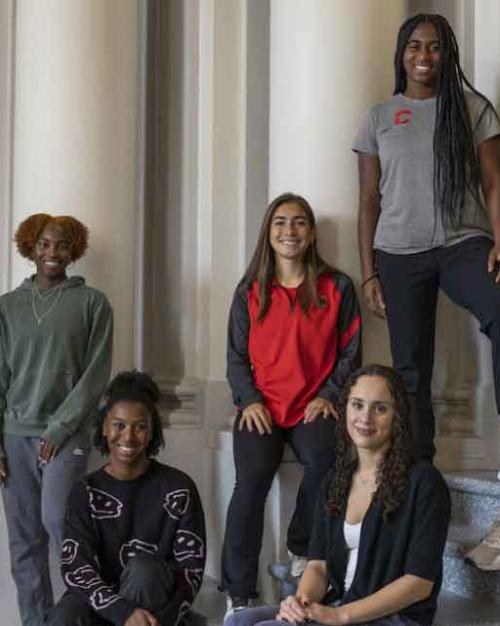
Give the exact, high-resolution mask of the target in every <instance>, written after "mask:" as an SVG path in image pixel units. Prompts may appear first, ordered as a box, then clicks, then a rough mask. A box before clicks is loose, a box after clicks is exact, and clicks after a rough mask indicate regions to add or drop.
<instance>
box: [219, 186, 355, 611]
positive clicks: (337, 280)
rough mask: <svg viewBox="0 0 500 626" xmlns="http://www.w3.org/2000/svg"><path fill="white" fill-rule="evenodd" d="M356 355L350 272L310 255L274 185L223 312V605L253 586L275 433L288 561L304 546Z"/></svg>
mask: <svg viewBox="0 0 500 626" xmlns="http://www.w3.org/2000/svg"><path fill="white" fill-rule="evenodd" d="M360 363H361V319H360V313H359V305H358V301H357V298H356V294H355V292H354V287H353V284H352V281H351V279H350V278H349V277H348V276H346V275H345V274H343V273H342V272H339V271H338V270H335V269H333V268H331V267H329V266H328V265H327V263H325V261H323V259H322V258H321V257H320V255H319V253H318V250H317V246H316V225H315V219H314V214H313V212H312V209H311V207H310V206H309V204H308V202H307V201H306V200H305V199H304V198H302V197H301V196H297V195H295V194H291V193H286V194H283V195H281V196H279V197H278V198H276V199H275V200H274V201H273V202H272V203H271V204H270V206H269V208H268V210H267V212H266V214H265V216H264V220H263V223H262V226H261V230H260V234H259V239H258V242H257V246H256V249H255V252H254V254H253V257H252V260H251V262H250V265H249V267H248V269H247V271H246V273H245V275H244V277H243V279H242V280H241V282H240V284H239V285H238V287H237V289H236V292H235V295H234V299H233V303H232V306H231V312H230V317H229V333H228V348H227V377H228V380H229V384H230V386H231V390H232V393H233V400H234V403H235V405H236V406H237V407H238V409H239V412H238V415H237V418H236V421H235V424H234V439H233V446H234V460H235V466H236V484H235V488H234V492H233V496H232V499H231V503H230V505H229V509H228V514H227V522H226V532H225V538H224V546H223V551H222V581H221V589H223V590H225V591H227V593H228V612H227V614H226V615H229V614H231V613H232V612H234V611H235V610H238V609H240V608H244V607H246V606H248V603H249V599H250V598H252V597H255V596H256V581H257V570H258V561H259V552H260V548H261V543H262V530H263V521H264V505H265V500H266V496H267V494H268V491H269V489H270V487H271V483H272V480H273V477H274V475H275V473H276V471H277V469H278V467H279V464H280V462H281V458H282V454H283V448H284V445H285V443H289V444H290V446H291V447H292V449H293V451H294V453H295V455H296V457H297V459H298V460H299V462H300V463H301V464H302V465H303V466H304V477H303V480H302V484H301V486H300V489H299V492H298V496H297V503H296V508H295V512H294V514H293V516H292V520H291V522H290V526H289V529H288V537H287V545H288V549H289V551H290V553H291V557H292V565H294V564H295V565H297V564H299V563H300V561H301V557H302V558H303V557H305V555H306V554H307V547H308V542H309V535H310V530H311V527H312V520H313V515H314V504H315V500H316V496H317V492H318V488H319V485H320V483H321V479H322V478H323V475H324V474H325V473H326V472H327V471H328V469H329V468H330V467H332V466H333V464H334V443H335V442H334V439H335V419H334V418H335V416H336V410H335V407H336V402H337V398H338V395H339V392H340V389H341V387H342V385H343V384H344V382H345V380H346V379H347V378H348V377H349V375H350V374H351V373H352V372H353V371H354V370H356V369H357V368H358V367H359V365H360ZM303 562H304V563H305V559H303ZM297 573H300V572H297Z"/></svg>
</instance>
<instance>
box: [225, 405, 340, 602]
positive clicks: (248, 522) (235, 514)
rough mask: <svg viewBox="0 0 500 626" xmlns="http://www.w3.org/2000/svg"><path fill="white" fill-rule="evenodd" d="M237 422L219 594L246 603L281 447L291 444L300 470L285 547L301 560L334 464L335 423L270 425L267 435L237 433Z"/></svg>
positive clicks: (253, 586)
mask: <svg viewBox="0 0 500 626" xmlns="http://www.w3.org/2000/svg"><path fill="white" fill-rule="evenodd" d="M240 419H241V415H238V417H237V419H236V420H235V424H234V430H233V454H234V464H235V467H236V484H235V487H234V492H233V496H232V498H231V502H230V504H229V508H228V512H227V521H226V532H225V537H224V546H223V549H222V581H221V589H223V590H227V591H228V592H229V594H230V595H232V596H241V597H245V598H251V597H255V596H256V595H257V592H256V583H257V572H258V564H259V553H260V549H261V545H262V532H263V525H264V507H265V503H266V497H267V494H268V492H269V489H270V488H271V484H272V481H273V477H274V475H275V474H276V472H277V470H278V467H279V465H280V463H281V458H282V456H283V449H284V446H285V443H287V442H288V443H289V444H290V446H291V447H292V449H293V451H294V453H295V456H296V457H297V459H298V461H299V462H300V463H301V465H303V466H304V476H303V479H302V483H301V485H300V488H299V492H298V494H297V502H296V506H295V511H294V514H293V517H292V520H291V522H290V526H289V528H288V536H287V545H288V548H289V550H290V551H291V552H293V553H294V554H297V555H299V556H305V555H307V545H308V543H309V535H310V532H311V528H312V523H313V517H314V508H315V503H316V497H317V494H318V491H319V487H320V484H321V480H322V478H323V476H324V474H325V473H326V472H327V471H328V470H329V469H330V468H331V467H333V464H334V449H335V420H334V419H333V418H329V419H326V420H325V419H323V418H322V417H318V418H316V420H315V421H314V422H312V423H309V424H304V422H303V421H302V422H299V424H297V425H296V426H294V427H293V428H280V427H279V426H276V425H275V424H273V429H272V433H271V434H269V435H267V434H265V435H259V433H258V432H256V431H255V430H254V431H253V432H249V431H248V430H247V429H246V428H245V429H244V430H242V431H240V430H239V429H238V427H239V423H240Z"/></svg>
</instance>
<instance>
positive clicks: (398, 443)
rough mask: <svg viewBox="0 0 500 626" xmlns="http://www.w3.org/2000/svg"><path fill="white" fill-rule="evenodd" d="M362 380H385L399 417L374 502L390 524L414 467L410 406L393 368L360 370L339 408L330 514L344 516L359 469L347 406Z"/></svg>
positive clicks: (379, 470) (378, 475) (380, 469)
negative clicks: (376, 501) (411, 450)
mask: <svg viewBox="0 0 500 626" xmlns="http://www.w3.org/2000/svg"><path fill="white" fill-rule="evenodd" d="M362 376H377V377H380V378H383V379H384V380H385V382H386V384H387V386H388V388H389V391H390V393H391V396H392V398H393V400H394V406H395V415H394V420H393V423H392V433H391V445H390V448H389V450H388V451H387V453H386V455H385V457H384V459H383V460H382V462H381V463H380V465H379V467H378V468H377V473H376V486H377V489H376V492H375V494H374V499H375V500H378V501H380V502H381V503H382V510H383V517H384V520H387V519H388V517H389V516H390V515H391V513H392V512H393V511H395V510H396V509H397V508H398V507H399V505H400V504H401V502H402V501H403V499H404V495H405V490H406V484H407V479H408V474H409V472H410V467H411V464H412V461H411V455H410V427H409V413H410V405H409V402H408V395H407V392H406V388H405V385H404V382H403V379H402V378H401V376H400V375H399V374H398V373H397V372H396V371H395V370H394V369H392V368H391V367H387V366H385V365H378V364H376V363H373V364H371V365H365V366H364V367H362V368H360V369H358V370H356V371H355V372H354V373H353V374H351V376H350V377H349V378H348V380H347V382H346V383H345V385H344V387H343V389H342V392H341V394H340V397H339V402H338V406H337V412H338V423H337V436H336V458H335V476H334V479H333V481H332V484H331V486H330V492H329V497H328V505H327V507H328V511H329V512H330V514H331V515H342V514H344V513H345V510H346V507H347V498H348V496H349V491H350V488H351V482H352V477H353V474H354V472H355V471H356V469H357V468H358V462H359V460H358V453H357V450H356V447H355V445H354V444H353V442H352V440H351V438H350V436H349V433H348V432H347V402H348V399H349V395H350V393H351V389H352V388H353V387H354V385H355V384H356V383H357V381H358V380H359V379H360V378H361V377H362Z"/></svg>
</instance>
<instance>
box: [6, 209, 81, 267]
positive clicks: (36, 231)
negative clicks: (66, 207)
mask: <svg viewBox="0 0 500 626" xmlns="http://www.w3.org/2000/svg"><path fill="white" fill-rule="evenodd" d="M48 226H52V227H54V228H57V229H59V230H62V231H63V233H64V235H65V237H67V238H68V243H69V246H70V251H71V260H72V261H76V260H77V259H79V258H80V257H82V256H83V255H84V254H85V251H86V250H87V246H88V239H89V229H88V228H87V227H86V226H85V225H84V224H82V223H81V222H80V221H79V220H77V219H76V218H75V217H71V216H70V215H49V214H48V213H36V214H35V215H30V216H29V217H27V218H26V219H25V220H23V221H22V222H21V223H20V224H19V226H18V227H17V230H16V232H15V234H14V241H15V242H16V245H17V250H18V252H19V254H20V255H21V256H23V257H25V258H26V259H31V255H32V253H33V249H34V247H35V245H36V243H37V241H38V239H39V238H40V235H41V234H42V232H43V231H44V230H45V229H46V228H47V227H48Z"/></svg>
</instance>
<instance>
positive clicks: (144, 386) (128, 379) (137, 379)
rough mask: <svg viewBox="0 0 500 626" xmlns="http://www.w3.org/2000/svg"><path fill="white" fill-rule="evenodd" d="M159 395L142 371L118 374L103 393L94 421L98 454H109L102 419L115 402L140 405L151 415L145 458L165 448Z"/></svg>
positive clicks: (155, 385) (157, 389)
mask: <svg viewBox="0 0 500 626" xmlns="http://www.w3.org/2000/svg"><path fill="white" fill-rule="evenodd" d="M160 399H161V392H160V389H159V387H158V385H157V384H156V383H155V381H154V380H153V379H152V378H151V376H149V375H148V374H146V373H144V372H138V371H136V370H131V371H130V372H120V373H119V374H117V375H116V376H115V377H114V378H113V380H112V381H111V382H110V383H109V385H108V387H107V389H106V391H105V392H104V395H103V398H102V401H101V404H100V405H99V410H98V414H97V420H96V429H95V434H94V445H95V446H96V448H97V449H98V450H99V451H100V452H101V454H104V455H105V454H108V452H109V448H108V441H107V439H106V437H105V436H104V435H103V434H102V429H103V424H104V420H105V419H106V416H107V414H108V413H109V412H110V411H111V409H112V408H113V406H114V405H115V404H116V403H117V402H139V403H140V404H142V405H144V406H145V407H146V409H147V410H148V412H149V415H150V416H151V441H150V442H149V444H148V447H147V448H146V454H147V456H148V457H150V456H155V455H156V454H158V452H159V451H160V448H161V447H163V446H164V445H165V442H164V440H163V429H162V424H161V417H160V413H159V410H158V404H159V402H160Z"/></svg>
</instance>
